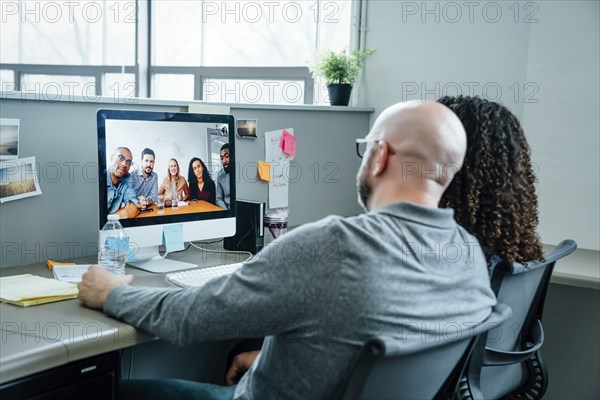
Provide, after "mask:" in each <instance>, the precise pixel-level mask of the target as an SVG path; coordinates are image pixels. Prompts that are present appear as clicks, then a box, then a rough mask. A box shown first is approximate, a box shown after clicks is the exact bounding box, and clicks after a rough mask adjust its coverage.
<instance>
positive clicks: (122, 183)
mask: <svg viewBox="0 0 600 400" xmlns="http://www.w3.org/2000/svg"><path fill="white" fill-rule="evenodd" d="M132 157H133V156H132V154H131V150H129V149H128V148H127V147H117V148H116V150H115V152H114V153H113V155H112V156H111V158H110V162H111V164H110V166H109V168H108V171H106V193H107V199H106V200H107V204H106V207H107V210H108V213H109V214H117V215H119V217H120V218H121V219H125V218H133V217H135V216H137V215H138V213H139V208H140V207H141V206H140V205H139V201H138V197H137V195H136V193H135V185H134V182H133V178H132V177H131V174H130V173H129V170H130V169H131V164H132V163H133V160H132Z"/></svg>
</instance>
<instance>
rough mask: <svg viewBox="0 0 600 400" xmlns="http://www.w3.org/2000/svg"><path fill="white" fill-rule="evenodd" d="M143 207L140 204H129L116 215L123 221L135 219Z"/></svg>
mask: <svg viewBox="0 0 600 400" xmlns="http://www.w3.org/2000/svg"><path fill="white" fill-rule="evenodd" d="M141 207H142V206H141V205H140V204H133V203H127V205H126V206H125V207H123V208H121V209H120V210H118V211H117V212H115V214H117V215H118V216H119V218H121V219H127V218H135V217H137V215H138V214H139V213H140V210H139V209H140V208H141Z"/></svg>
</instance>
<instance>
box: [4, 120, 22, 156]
mask: <svg viewBox="0 0 600 400" xmlns="http://www.w3.org/2000/svg"><path fill="white" fill-rule="evenodd" d="M19 125H20V120H19V119H16V118H0V161H2V160H16V159H17V158H19Z"/></svg>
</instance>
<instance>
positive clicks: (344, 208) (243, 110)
mask: <svg viewBox="0 0 600 400" xmlns="http://www.w3.org/2000/svg"><path fill="white" fill-rule="evenodd" d="M94 100H96V99H94ZM187 104H188V102H174V101H159V100H137V99H133V100H130V102H129V103H127V104H123V103H118V102H115V101H112V100H110V99H100V100H98V101H85V99H83V98H73V99H69V100H68V101H47V100H40V98H39V96H37V95H24V94H21V93H16V94H15V93H11V94H10V95H7V94H3V95H2V96H0V117H2V118H18V119H20V137H19V158H25V157H33V156H35V157H36V166H37V175H38V180H39V185H40V189H41V191H42V195H41V196H34V197H29V198H25V199H21V200H16V201H11V202H6V203H3V204H1V205H0V222H1V229H0V243H1V249H0V250H1V256H0V267H9V266H15V265H24V264H31V263H34V262H45V261H46V260H47V259H52V260H66V259H72V258H77V257H82V256H90V257H92V256H93V253H94V252H95V246H96V243H97V232H98V183H97V176H98V170H97V134H96V111H97V110H98V109H99V108H115V109H131V110H150V111H170V112H178V111H187ZM372 111H373V110H372V109H369V108H344V107H321V106H245V105H231V113H232V114H233V115H234V116H235V117H236V118H240V119H246V118H248V119H249V118H256V119H257V120H258V130H257V133H258V139H240V138H236V146H237V149H236V157H237V165H238V179H237V192H238V198H242V199H249V200H260V201H266V200H267V197H268V184H267V183H266V182H262V181H260V180H258V179H257V176H256V162H257V161H258V160H264V157H265V146H264V132H266V131H270V130H276V129H283V128H294V133H295V136H296V138H297V151H298V153H297V156H296V158H295V159H294V162H293V166H292V167H291V168H290V174H289V178H290V190H289V208H290V218H289V224H290V225H291V226H295V225H300V224H303V223H306V222H310V221H315V220H317V219H319V218H322V217H324V216H326V215H329V214H338V215H353V214H356V213H358V212H360V209H359V207H358V205H357V201H356V183H355V177H356V172H357V169H358V166H359V164H360V163H359V161H360V160H359V159H358V157H357V156H356V153H355V145H354V138H356V137H361V136H364V135H365V133H366V132H367V131H368V129H369V117H370V114H371V113H372ZM135 157H136V155H134V158H135Z"/></svg>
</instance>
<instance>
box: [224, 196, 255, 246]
mask: <svg viewBox="0 0 600 400" xmlns="http://www.w3.org/2000/svg"><path fill="white" fill-rule="evenodd" d="M236 213H237V215H236V221H235V224H236V230H235V235H234V236H232V237H228V238H225V239H224V240H223V247H224V248H225V250H231V251H249V252H250V253H252V254H256V253H258V252H259V251H260V250H261V249H262V248H263V246H264V243H265V228H264V223H263V215H264V213H265V203H263V202H260V201H251V200H237V201H236Z"/></svg>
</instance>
